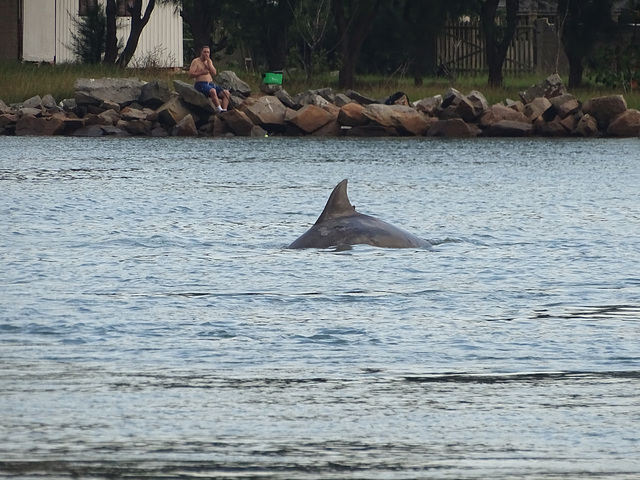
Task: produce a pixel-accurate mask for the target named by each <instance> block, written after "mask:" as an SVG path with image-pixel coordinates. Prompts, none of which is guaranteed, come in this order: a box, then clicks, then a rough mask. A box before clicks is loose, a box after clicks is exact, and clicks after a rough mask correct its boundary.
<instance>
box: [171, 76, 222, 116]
mask: <svg viewBox="0 0 640 480" xmlns="http://www.w3.org/2000/svg"><path fill="white" fill-rule="evenodd" d="M173 88H175V89H176V92H178V95H180V98H181V99H182V101H183V102H184V103H186V104H189V105H191V106H193V107H197V108H199V109H201V110H204V111H205V112H208V113H214V112H215V109H214V108H213V102H212V101H211V99H210V98H209V97H205V96H204V95H203V94H202V93H200V92H199V91H198V90H196V89H195V87H194V86H193V85H191V84H190V83H185V82H183V81H181V80H174V81H173Z"/></svg>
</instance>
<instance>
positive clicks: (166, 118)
mask: <svg viewBox="0 0 640 480" xmlns="http://www.w3.org/2000/svg"><path fill="white" fill-rule="evenodd" d="M190 113H191V112H190V111H189V108H188V107H187V105H185V103H184V102H183V101H182V100H181V99H180V98H179V97H173V98H171V100H169V101H168V102H167V103H165V104H164V105H162V106H161V107H160V108H159V109H158V110H156V116H157V118H158V120H159V121H160V123H162V124H163V125H164V126H167V127H174V126H175V125H176V124H178V123H180V120H182V119H183V118H184V117H186V116H187V115H189V114H190Z"/></svg>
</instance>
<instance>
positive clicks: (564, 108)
mask: <svg viewBox="0 0 640 480" xmlns="http://www.w3.org/2000/svg"><path fill="white" fill-rule="evenodd" d="M549 101H550V102H551V105H552V106H553V108H554V110H555V111H556V113H557V114H558V116H559V117H560V118H565V117H567V116H568V115H573V114H575V113H577V112H578V110H580V102H579V101H578V99H577V98H575V97H574V96H573V95H571V94H568V93H566V94H564V95H560V96H558V97H554V98H551V99H549Z"/></svg>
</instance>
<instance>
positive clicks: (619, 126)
mask: <svg viewBox="0 0 640 480" xmlns="http://www.w3.org/2000/svg"><path fill="white" fill-rule="evenodd" d="M607 135H611V136H614V137H638V136H640V112H639V111H638V110H635V109H629V110H626V111H624V112H622V113H621V114H620V115H618V116H617V117H616V118H614V119H613V121H612V122H611V123H610V124H609V127H608V128H607Z"/></svg>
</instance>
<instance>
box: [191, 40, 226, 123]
mask: <svg viewBox="0 0 640 480" xmlns="http://www.w3.org/2000/svg"><path fill="white" fill-rule="evenodd" d="M217 74H218V71H217V70H216V67H214V66H213V62H212V61H211V49H210V48H209V47H207V46H204V47H202V49H201V50H200V56H199V57H197V58H194V59H193V61H192V62H191V66H190V67H189V76H190V77H192V78H195V79H196V83H195V85H194V87H195V88H196V90H198V91H199V92H201V93H202V94H203V95H205V96H207V97H211V101H212V102H213V105H214V106H215V107H216V108H215V110H216V112H218V113H220V112H226V111H227V107H228V106H229V98H230V94H229V90H223V88H222V87H221V86H220V85H216V84H215V83H213V77H214V76H215V75H217Z"/></svg>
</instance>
